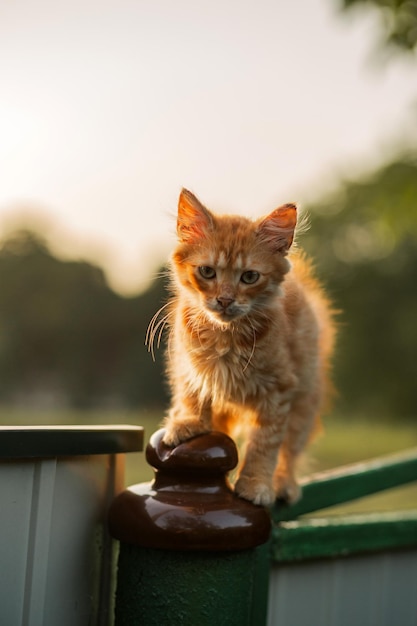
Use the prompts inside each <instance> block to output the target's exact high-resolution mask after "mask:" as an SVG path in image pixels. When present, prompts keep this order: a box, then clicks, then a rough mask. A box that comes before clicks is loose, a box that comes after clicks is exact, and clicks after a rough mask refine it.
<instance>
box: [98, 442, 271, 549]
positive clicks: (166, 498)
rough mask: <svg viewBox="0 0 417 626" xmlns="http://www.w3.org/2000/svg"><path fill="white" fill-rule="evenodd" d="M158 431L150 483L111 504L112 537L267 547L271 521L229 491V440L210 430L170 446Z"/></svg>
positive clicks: (150, 453)
mask: <svg viewBox="0 0 417 626" xmlns="http://www.w3.org/2000/svg"><path fill="white" fill-rule="evenodd" d="M163 435H164V430H159V431H157V432H156V433H155V434H154V435H153V436H152V437H151V439H150V442H149V444H148V446H147V449H146V458H147V461H148V463H149V464H150V465H152V467H154V469H155V480H154V481H153V482H151V483H143V484H138V485H133V486H132V487H129V488H128V489H127V490H126V491H124V492H123V493H121V494H120V495H119V496H118V497H117V498H116V499H115V501H114V502H113V504H112V507H111V509H110V513H109V526H110V532H111V533H112V535H113V536H114V537H115V538H116V539H119V540H120V541H123V542H126V543H131V544H135V545H141V546H147V547H152V548H164V549H168V550H169V549H172V550H244V549H246V548H252V547H255V546H257V545H260V544H262V543H265V542H266V541H267V539H268V537H269V533H270V527H271V522H270V517H269V514H268V512H267V511H266V510H265V509H263V508H262V507H258V506H255V505H254V504H252V503H250V502H247V501H246V500H242V499H241V498H239V497H238V496H236V495H235V494H234V493H233V491H232V490H231V488H230V486H229V483H228V480H227V472H229V471H230V470H231V469H233V468H234V467H235V466H236V464H237V459H238V457H237V450H236V446H235V444H234V442H233V441H232V439H230V437H228V436H227V435H224V434H223V433H218V432H212V433H208V434H204V435H198V436H196V437H193V438H192V439H189V440H188V441H185V442H183V443H181V444H179V445H178V446H177V447H175V448H170V447H168V446H166V445H165V444H164V443H163V440H162V439H163Z"/></svg>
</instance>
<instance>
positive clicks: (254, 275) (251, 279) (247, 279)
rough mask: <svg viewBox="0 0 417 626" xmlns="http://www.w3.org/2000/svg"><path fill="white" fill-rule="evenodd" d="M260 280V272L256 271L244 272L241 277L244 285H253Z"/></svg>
mask: <svg viewBox="0 0 417 626" xmlns="http://www.w3.org/2000/svg"><path fill="white" fill-rule="evenodd" d="M258 279H259V272H255V270H247V271H246V272H243V274H242V276H241V277H240V280H241V281H242V283H245V284H246V285H253V284H254V283H256V281H257V280H258Z"/></svg>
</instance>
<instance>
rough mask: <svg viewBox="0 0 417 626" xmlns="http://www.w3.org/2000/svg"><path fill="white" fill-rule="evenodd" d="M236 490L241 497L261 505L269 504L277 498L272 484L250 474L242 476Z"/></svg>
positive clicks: (237, 482)
mask: <svg viewBox="0 0 417 626" xmlns="http://www.w3.org/2000/svg"><path fill="white" fill-rule="evenodd" d="M235 492H236V493H237V495H238V496H240V497H241V498H244V499H245V500H249V501H250V502H253V503H254V504H259V505H261V506H268V505H269V504H272V503H273V502H274V500H275V491H274V489H273V487H272V485H269V484H267V483H265V482H262V481H259V480H257V479H256V478H252V477H250V476H240V478H239V479H238V480H237V481H236V484H235Z"/></svg>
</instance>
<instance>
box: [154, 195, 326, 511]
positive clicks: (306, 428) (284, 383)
mask: <svg viewBox="0 0 417 626" xmlns="http://www.w3.org/2000/svg"><path fill="white" fill-rule="evenodd" d="M296 222H297V209H296V207H295V206H294V205H292V204H288V205H284V206H283V207H280V208H278V209H276V210H275V211H273V212H272V213H271V214H270V215H268V216H266V217H264V218H261V219H259V220H256V221H251V220H249V219H247V218H245V217H238V216H228V215H215V214H214V213H212V212H211V211H209V210H208V209H207V208H206V207H204V206H203V205H202V204H201V203H200V202H199V200H198V199H197V198H196V197H195V196H194V195H193V194H192V193H190V192H189V191H187V190H183V191H182V192H181V195H180V198H179V204H178V221H177V233H178V245H177V247H176V249H175V251H174V254H173V257H172V264H171V267H172V278H173V281H172V282H173V291H174V295H173V298H172V300H171V302H170V304H169V305H168V307H169V308H168V314H167V315H166V317H165V318H164V322H167V323H169V325H170V331H171V332H170V338H169V345H168V374H169V381H170V385H171V390H172V404H171V408H170V410H169V413H168V416H167V418H166V420H165V428H166V431H165V436H164V441H165V443H166V444H168V445H170V446H176V445H177V444H178V443H180V442H182V441H184V440H186V439H188V438H190V437H193V436H195V435H197V434H201V433H204V432H208V431H210V430H212V429H216V430H221V431H223V432H226V433H228V434H231V435H233V429H234V427H235V426H236V425H238V426H239V428H241V427H244V428H245V429H246V430H245V432H246V434H245V437H244V439H245V444H246V445H245V448H246V450H245V455H244V458H243V461H242V463H241V466H240V470H239V474H238V478H237V481H236V483H235V491H236V493H237V494H238V495H239V496H241V497H243V498H246V499H248V500H251V501H253V502H254V503H255V504H262V505H268V504H270V503H271V502H272V501H273V500H274V499H275V498H276V497H278V498H284V499H285V500H287V501H291V502H293V501H295V500H297V499H298V498H299V496H300V489H299V486H298V484H297V480H296V476H295V472H296V461H297V459H298V457H299V455H300V453H301V452H302V450H303V449H304V448H305V446H306V444H307V443H308V441H309V439H310V437H311V434H312V432H313V430H314V426H315V423H316V420H317V418H318V415H319V413H320V411H321V410H322V408H323V405H324V403H325V401H326V398H327V397H328V392H329V388H330V384H329V378H328V370H329V358H330V355H331V351H332V346H333V337H334V322H333V316H332V311H331V307H330V305H329V302H328V300H327V298H326V296H325V295H324V292H323V290H322V288H321V287H320V286H319V284H318V283H317V281H316V280H315V279H314V277H313V275H312V271H311V266H310V264H309V263H308V262H307V261H306V259H305V258H304V257H303V255H301V254H300V253H294V252H292V253H291V255H289V254H288V253H289V251H290V248H291V245H292V242H293V237H294V232H295V227H296ZM154 324H155V323H154ZM154 330H155V325H154ZM150 334H151V335H152V328H151V332H150Z"/></svg>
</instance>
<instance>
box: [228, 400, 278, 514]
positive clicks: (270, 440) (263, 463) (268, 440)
mask: <svg viewBox="0 0 417 626" xmlns="http://www.w3.org/2000/svg"><path fill="white" fill-rule="evenodd" d="M274 405H275V410H273V409H272V406H274ZM272 406H271V405H269V406H268V408H267V409H266V410H263V411H262V412H260V413H259V415H258V416H257V419H256V422H255V424H254V426H253V427H252V430H251V432H250V436H249V440H248V445H247V449H246V455H245V459H244V461H243V465H242V468H241V470H240V473H239V478H238V480H237V481H236V484H235V491H236V493H237V494H238V495H239V496H241V497H242V498H245V499H246V500H250V501H252V502H254V503H255V504H261V505H264V506H267V505H268V504H271V503H272V502H273V501H274V500H275V488H274V485H273V474H274V470H275V467H276V464H277V456H278V451H279V448H280V445H281V443H282V441H283V438H284V435H285V430H286V426H287V421H288V410H289V404H288V403H282V402H281V403H273V404H272ZM271 416H272V417H271Z"/></svg>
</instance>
